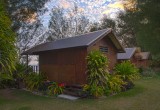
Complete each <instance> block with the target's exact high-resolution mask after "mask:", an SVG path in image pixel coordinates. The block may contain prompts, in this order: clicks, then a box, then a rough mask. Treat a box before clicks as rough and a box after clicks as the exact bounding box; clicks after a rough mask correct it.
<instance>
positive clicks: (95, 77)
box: [87, 51, 108, 86]
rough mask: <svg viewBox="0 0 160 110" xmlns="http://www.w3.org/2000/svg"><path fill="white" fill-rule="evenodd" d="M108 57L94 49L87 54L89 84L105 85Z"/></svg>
mask: <svg viewBox="0 0 160 110" xmlns="http://www.w3.org/2000/svg"><path fill="white" fill-rule="evenodd" d="M107 67H108V59H107V58H106V56H104V55H103V54H102V53H101V52H99V51H92V52H90V53H89V54H88V56H87V73H88V84H89V85H92V84H96V85H100V86H105V85H106V81H107V74H108V68H107Z"/></svg>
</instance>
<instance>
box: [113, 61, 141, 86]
mask: <svg viewBox="0 0 160 110" xmlns="http://www.w3.org/2000/svg"><path fill="white" fill-rule="evenodd" d="M115 72H116V74H118V75H121V78H122V79H123V81H125V82H126V83H127V84H126V88H130V87H131V86H133V85H134V84H133V81H134V80H135V79H138V78H139V76H140V75H139V70H138V68H136V67H135V65H133V64H132V63H131V62H130V61H123V62H122V63H120V64H117V65H116V67H115Z"/></svg>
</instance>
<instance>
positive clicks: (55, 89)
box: [48, 82, 65, 96]
mask: <svg viewBox="0 0 160 110" xmlns="http://www.w3.org/2000/svg"><path fill="white" fill-rule="evenodd" d="M64 86H65V85H64V84H63V83H61V84H58V83H56V82H52V84H51V85H50V86H49V87H48V90H49V92H48V94H49V95H55V96H57V95H59V94H61V93H63V90H64Z"/></svg>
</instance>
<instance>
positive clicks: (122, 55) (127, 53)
mask: <svg viewBox="0 0 160 110" xmlns="http://www.w3.org/2000/svg"><path fill="white" fill-rule="evenodd" d="M135 51H136V48H125V53H118V54H117V59H118V60H125V59H130V58H131V57H132V56H133V55H134V53H135Z"/></svg>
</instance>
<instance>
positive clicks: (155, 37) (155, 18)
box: [120, 0, 160, 54]
mask: <svg viewBox="0 0 160 110" xmlns="http://www.w3.org/2000/svg"><path fill="white" fill-rule="evenodd" d="M159 4H160V1H159V0H137V4H136V11H131V10H126V13H125V14H122V15H121V16H120V20H121V22H122V26H121V27H122V28H123V29H125V30H126V29H127V30H128V31H127V32H129V31H131V32H132V33H133V36H135V37H136V41H137V43H138V45H139V46H141V47H142V48H143V49H145V50H148V51H150V52H152V53H153V54H159V52H160V45H159V43H160V36H159V32H160V28H159V27H160V20H159V19H160V11H159V10H160V5H159ZM123 24H124V25H123ZM153 42H154V43H153ZM155 47H156V48H155Z"/></svg>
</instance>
